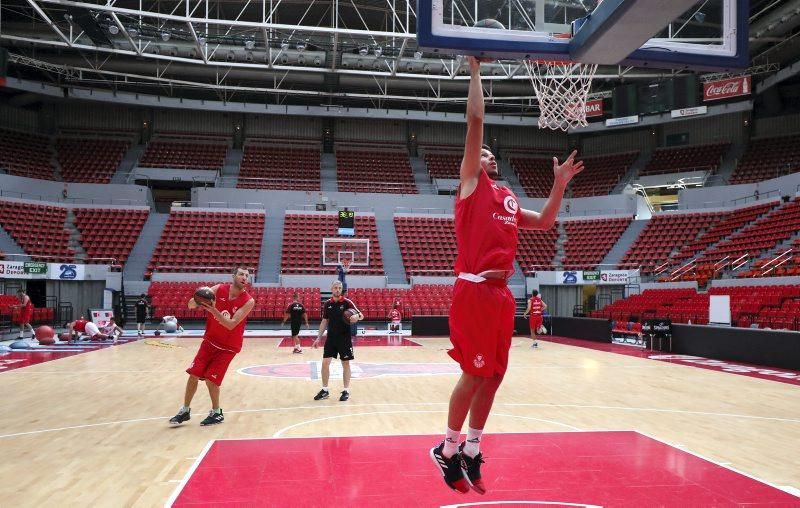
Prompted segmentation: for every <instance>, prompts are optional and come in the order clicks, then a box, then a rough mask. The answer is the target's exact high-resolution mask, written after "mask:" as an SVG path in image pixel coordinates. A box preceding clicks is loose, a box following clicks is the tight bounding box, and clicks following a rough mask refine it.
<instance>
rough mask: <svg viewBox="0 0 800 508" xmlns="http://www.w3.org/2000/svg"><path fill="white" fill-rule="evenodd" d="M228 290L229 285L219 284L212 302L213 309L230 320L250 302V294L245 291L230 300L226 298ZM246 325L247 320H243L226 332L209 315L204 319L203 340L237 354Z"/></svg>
mask: <svg viewBox="0 0 800 508" xmlns="http://www.w3.org/2000/svg"><path fill="white" fill-rule="evenodd" d="M230 289H231V285H230V284H220V285H219V287H218V288H217V292H216V295H215V296H216V301H215V302H214V307H216V308H217V310H218V311H220V312H221V313H222V315H223V316H225V317H227V318H232V317H233V315H234V314H236V311H238V310H239V309H241V308H242V307H244V304H246V303H247V302H248V301H249V300H250V293H248V292H247V291H242V292H241V293H240V294H239V296H237V297H236V298H234V299H233V300H231V299H230V298H228V296H229V295H230ZM246 324H247V318H244V319H243V320H242V321H241V322H240V323H239V324H238V325H236V328H234V329H233V330H228V329H227V328H225V327H224V326H222V324H220V322H219V321H217V320H216V319H215V318H214V316H213V315H211V314H209V315H208V317H206V333H205V335H203V338H204V339H205V340H207V341H209V342H210V343H211V344H213V345H215V346H217V347H218V348H220V349H225V350H227V351H233V352H234V353H238V352H239V351H241V350H242V338H243V337H244V327H245V325H246Z"/></svg>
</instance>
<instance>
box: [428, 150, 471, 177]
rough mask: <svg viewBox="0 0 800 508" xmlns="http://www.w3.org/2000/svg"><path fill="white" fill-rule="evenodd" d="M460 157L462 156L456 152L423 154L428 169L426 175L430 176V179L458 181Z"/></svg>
mask: <svg viewBox="0 0 800 508" xmlns="http://www.w3.org/2000/svg"><path fill="white" fill-rule="evenodd" d="M462 157H463V154H462V153H457V152H425V165H426V167H427V168H428V174H430V176H431V179H433V178H444V179H451V180H452V179H455V180H458V179H459V178H461V174H460V172H461V159H462Z"/></svg>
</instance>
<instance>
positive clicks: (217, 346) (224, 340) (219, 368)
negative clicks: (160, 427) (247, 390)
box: [169, 266, 256, 425]
mask: <svg viewBox="0 0 800 508" xmlns="http://www.w3.org/2000/svg"><path fill="white" fill-rule="evenodd" d="M249 278H250V271H249V270H248V269H247V268H246V267H244V266H237V267H236V268H235V269H234V271H233V282H232V283H231V284H217V285H215V286H212V287H211V291H213V292H214V295H215V299H214V300H213V301H210V302H209V301H201V302H200V303H198V302H197V301H195V298H194V297H192V298H190V299H189V302H188V307H189V308H190V309H196V308H198V307H202V308H203V309H205V310H206V311H207V312H208V315H207V317H206V331H205V334H204V335H203V342H202V343H201V344H200V349H199V350H198V351H197V355H196V356H195V357H194V360H192V364H191V365H189V368H188V369H186V373H187V374H189V379H188V380H187V381H186V392H185V394H184V397H183V406H182V407H181V408H180V410H178V414H176V415H175V416H173V417H172V418H170V420H169V423H170V424H171V425H180V424H181V423H183V422H185V421H187V420H189V419H190V418H189V417H190V413H191V408H190V407H189V405H190V404H191V403H192V398H193V397H194V394H195V392H196V391H197V384H198V381H200V380H201V379H202V380H204V381H205V382H206V387H208V394H209V396H210V397H211V411H209V413H208V416H207V417H206V418H205V419H204V420H203V421H202V422H200V425H215V424H218V423H222V422H223V421H224V420H225V417H224V416H223V415H222V408H221V407H220V404H219V392H220V386H221V385H222V379H223V378H224V377H225V373H226V372H227V371H228V366H229V365H230V363H231V361H232V360H233V357H234V356H236V353H238V352H239V351H241V350H242V339H243V337H244V327H245V324H246V323H247V315H248V314H250V311H252V310H253V307H254V306H255V304H256V301H255V300H254V299H253V297H252V296H250V294H249V293H248V292H247V290H246V286H247V281H248V279H249Z"/></svg>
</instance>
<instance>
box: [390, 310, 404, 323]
mask: <svg viewBox="0 0 800 508" xmlns="http://www.w3.org/2000/svg"><path fill="white" fill-rule="evenodd" d="M402 317H403V316H401V315H400V311H399V310H397V309H392V310H391V312H389V319H391V320H392V321H400V320H401V319H402Z"/></svg>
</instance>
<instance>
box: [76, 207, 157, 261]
mask: <svg viewBox="0 0 800 508" xmlns="http://www.w3.org/2000/svg"><path fill="white" fill-rule="evenodd" d="M73 212H74V213H75V226H76V227H77V228H78V231H80V233H81V237H80V242H81V246H82V247H83V250H85V251H86V254H87V255H88V256H89V257H90V258H112V259H115V260H116V264H117V265H124V264H125V262H126V261H128V256H129V255H130V253H131V249H133V245H134V244H135V243H136V240H138V238H139V233H141V232H142V227H143V226H144V223H145V221H147V216H148V213H149V212H148V211H147V210H136V209H120V208H76V209H74V210H73ZM89 262H90V263H91V262H92V261H91V260H89ZM97 262H98V263H99V262H100V261H97Z"/></svg>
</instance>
